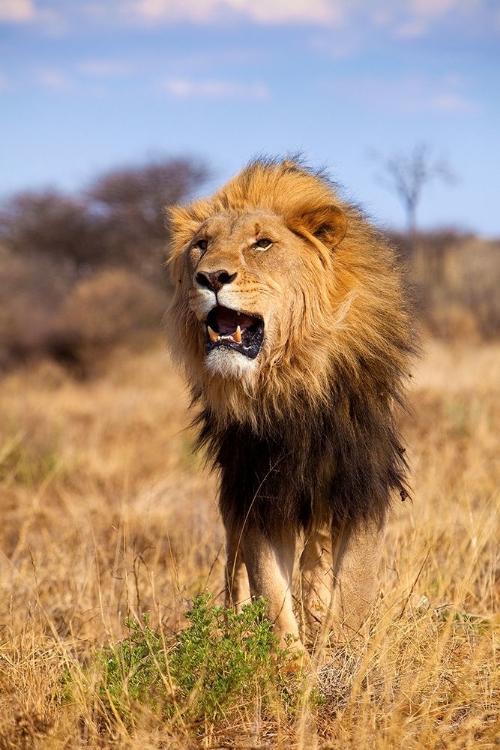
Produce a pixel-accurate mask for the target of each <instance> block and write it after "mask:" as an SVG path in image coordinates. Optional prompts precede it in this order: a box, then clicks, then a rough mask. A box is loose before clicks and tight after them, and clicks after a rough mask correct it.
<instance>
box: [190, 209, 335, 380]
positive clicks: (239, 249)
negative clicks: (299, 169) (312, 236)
mask: <svg viewBox="0 0 500 750" xmlns="http://www.w3.org/2000/svg"><path fill="white" fill-rule="evenodd" d="M185 252H186V259H185V260H186V262H185V265H184V278H183V284H184V285H185V286H186V287H187V289H188V300H189V303H188V304H189V309H190V311H191V312H192V313H193V318H192V322H191V325H196V326H197V327H198V334H199V335H198V339H199V341H200V347H201V350H200V355H201V357H203V359H204V365H205V368H206V370H208V372H209V373H212V374H219V375H221V376H223V377H227V378H239V377H241V376H243V375H246V376H249V375H251V373H252V372H254V371H255V370H257V369H259V368H261V367H262V365H263V364H264V363H265V362H266V361H267V360H268V359H269V356H270V355H271V353H273V352H275V351H276V349H277V347H279V346H283V345H285V343H286V339H287V338H288V337H293V336H292V333H293V331H292V329H293V326H294V325H295V324H294V320H298V319H300V318H302V317H303V315H302V313H303V312H304V311H303V310H302V307H303V304H304V295H303V294H301V293H300V289H301V284H304V280H305V279H307V278H308V277H309V275H310V273H311V271H312V270H313V269H315V271H316V273H317V274H318V275H319V276H320V275H321V274H322V273H324V270H325V269H324V268H323V266H322V265H321V262H320V259H319V257H318V254H317V253H315V252H314V249H313V248H312V247H311V245H310V243H306V241H305V240H304V239H303V238H301V237H300V236H298V235H297V234H296V233H294V232H293V231H291V229H290V228H289V227H288V226H287V225H286V223H285V220H284V219H283V217H280V216H277V215H276V214H274V213H272V212H270V211H262V210H253V211H249V212H244V213H235V212H231V213H226V214H217V215H215V216H212V217H210V218H209V219H208V220H207V221H205V222H204V223H203V224H202V225H201V226H200V227H199V229H198V230H197V231H196V232H195V233H194V235H193V237H192V240H191V242H190V243H189V246H188V248H187V250H186V251H185Z"/></svg>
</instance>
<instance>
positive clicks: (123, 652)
mask: <svg viewBox="0 0 500 750" xmlns="http://www.w3.org/2000/svg"><path fill="white" fill-rule="evenodd" d="M264 611H265V602H264V601H263V600H256V601H254V602H252V603H250V604H248V605H245V606H244V607H243V609H242V611H241V612H240V613H235V612H234V611H232V610H229V609H225V608H224V607H221V606H219V605H216V604H214V603H213V601H212V597H211V596H210V595H209V594H202V595H200V596H197V597H196V598H195V600H194V602H193V606H192V609H191V610H190V611H189V612H188V613H187V614H186V617H187V619H188V621H189V623H190V624H189V626H188V627H187V628H185V629H184V630H181V631H180V632H179V633H177V634H176V636H175V637H174V638H173V639H171V640H170V641H168V642H167V641H166V640H165V638H164V636H163V634H162V632H161V631H160V630H154V629H152V628H151V626H150V621H149V618H148V616H147V615H143V618H142V621H137V620H132V619H129V620H127V621H126V622H125V625H126V627H127V628H128V630H129V635H128V638H126V639H125V640H123V641H121V642H120V643H118V644H115V645H114V646H111V647H109V648H107V649H106V650H103V651H101V652H99V654H98V658H97V663H98V669H99V671H100V680H101V683H100V698H101V700H102V701H103V704H104V705H105V706H107V707H108V709H111V711H112V713H117V714H118V715H119V717H120V718H121V719H122V720H124V721H125V722H126V723H129V724H130V723H132V724H133V723H134V708H135V707H136V706H137V705H138V704H141V705H142V706H146V707H148V708H149V709H150V710H152V711H153V712H155V713H161V714H162V715H163V716H165V718H173V719H175V717H182V720H183V721H187V722H189V723H194V724H197V723H198V722H201V721H206V720H216V719H220V718H221V717H224V716H227V715H228V714H229V713H230V712H231V711H232V710H234V709H236V708H238V707H241V706H242V705H244V706H249V705H250V704H251V703H252V702H257V701H258V702H259V703H260V704H261V705H263V706H265V707H267V708H270V707H272V706H273V705H276V702H278V703H279V704H280V705H282V706H283V707H284V708H285V710H291V709H292V707H293V703H294V700H293V698H294V695H295V693H296V690H295V688H296V687H297V686H298V682H297V680H298V679H300V677H299V678H295V681H293V680H292V678H291V676H290V674H288V673H286V670H285V668H286V667H287V666H289V665H290V662H291V660H293V658H294V656H293V655H292V654H291V652H290V650H289V649H285V650H283V649H280V648H278V645H277V639H276V636H275V635H274V633H273V626H272V623H270V622H269V620H267V619H266V618H265V615H264Z"/></svg>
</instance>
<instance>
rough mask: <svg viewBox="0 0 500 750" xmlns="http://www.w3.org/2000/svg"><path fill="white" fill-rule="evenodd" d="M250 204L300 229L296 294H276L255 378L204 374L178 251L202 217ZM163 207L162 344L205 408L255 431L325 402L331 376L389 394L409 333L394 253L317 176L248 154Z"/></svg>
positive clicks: (402, 367) (304, 415)
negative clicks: (168, 273) (208, 191)
mask: <svg viewBox="0 0 500 750" xmlns="http://www.w3.org/2000/svg"><path fill="white" fill-rule="evenodd" d="M255 208H259V209H265V210H268V211H270V212H273V213H274V214H277V215H278V216H281V217H283V218H284V220H285V222H286V224H287V225H288V226H289V227H290V228H291V229H292V230H293V231H294V232H296V233H297V234H298V235H300V236H301V237H302V238H303V240H304V242H303V245H304V259H303V260H304V275H305V277H304V280H303V284H302V288H303V290H305V292H303V293H304V294H305V295H306V298H305V299H304V300H297V302H298V304H296V305H295V304H293V302H294V301H293V300H292V301H291V302H290V300H285V299H284V300H283V301H284V302H285V301H287V304H291V306H292V309H293V312H292V315H291V319H290V325H289V326H288V327H287V329H286V330H285V331H282V332H281V336H278V337H277V338H276V340H275V342H274V346H273V351H272V352H271V353H270V354H269V356H268V357H267V359H266V361H264V362H263V363H262V366H261V368H260V369H259V371H258V373H257V375H256V377H254V378H252V379H251V380H250V381H247V380H243V381H234V380H227V379H225V378H222V377H217V376H215V377H214V376H210V377H209V376H207V373H206V372H205V371H204V369H203V366H202V364H201V362H200V341H199V340H198V338H197V337H196V335H195V328H194V326H191V323H192V322H193V321H192V314H191V313H190V311H189V306H188V299H187V290H186V284H187V286H188V287H189V283H190V281H189V279H188V280H187V281H186V274H185V262H184V257H183V256H184V251H185V249H186V246H187V245H188V244H189V242H190V240H191V239H192V237H193V234H194V233H195V232H196V230H197V229H198V228H199V227H200V225H202V224H203V223H204V222H206V221H207V220H208V219H209V218H210V217H213V216H216V215H218V214H221V215H227V214H233V213H236V214H244V213H245V212H249V211H251V210H253V209H255ZM169 213H170V219H171V230H172V256H171V261H170V263H171V268H172V275H173V277H174V279H175V282H176V286H177V290H176V294H175V297H174V301H173V304H172V307H171V310H170V321H171V322H170V324H169V328H170V333H171V334H172V330H173V331H174V334H173V336H172V335H171V340H172V347H173V350H174V353H175V354H176V356H177V358H178V359H179V360H180V361H181V362H182V363H183V365H184V366H185V367H186V369H187V373H188V377H189V378H190V380H191V382H192V383H193V389H194V393H195V396H197V397H198V396H200V395H201V394H202V393H203V400H204V401H205V403H207V404H209V407H210V410H211V412H212V414H213V416H214V417H218V418H220V419H221V421H222V422H224V420H225V419H226V418H228V417H229V418H231V419H232V420H237V421H239V422H242V423H244V422H250V423H251V424H252V426H253V427H254V428H256V429H260V430H263V431H264V432H265V430H266V425H269V424H272V423H273V422H274V421H275V419H276V418H277V417H284V416H287V415H288V416H291V415H292V414H293V416H294V418H297V419H308V418H309V415H310V413H311V410H313V411H314V410H315V409H317V408H318V407H320V406H321V405H322V404H324V403H325V401H326V402H328V401H329V399H330V397H331V384H332V383H335V381H336V380H338V379H339V378H340V379H342V380H344V381H345V380H346V379H347V380H349V381H352V382H355V383H358V384H359V386H360V387H365V388H369V389H370V390H371V391H373V392H374V393H375V392H377V393H380V392H381V391H383V392H384V394H385V398H389V395H390V396H392V397H396V398H399V396H400V382H401V378H402V376H404V375H406V374H407V373H408V357H409V355H410V354H411V351H412V349H413V342H412V340H411V328H410V316H409V313H408V310H407V305H406V300H405V294H404V290H403V289H402V284H401V277H400V273H399V271H398V269H397V266H396V263H395V259H394V254H393V252H392V250H391V248H390V247H389V246H388V244H387V242H386V240H385V239H384V238H383V236H382V235H381V234H380V232H378V231H377V230H376V229H374V228H373V226H371V225H370V224H369V223H368V222H367V221H366V219H365V217H364V216H363V214H362V212H361V211H360V210H359V209H358V208H356V207H354V206H352V205H349V204H347V203H346V202H344V201H342V200H341V199H340V198H339V196H338V194H337V192H336V190H335V189H334V187H333V186H332V184H331V183H330V182H329V181H328V180H327V179H326V177H324V176H323V175H321V174H314V173H312V172H310V171H308V170H307V169H305V168H304V167H303V166H302V165H301V164H300V163H299V162H297V161H295V160H285V161H282V162H280V161H272V160H258V161H256V162H253V163H251V164H250V165H249V166H248V167H247V168H246V169H245V170H243V171H242V172H241V173H240V174H239V175H237V176H236V177H235V178H234V179H232V180H231V181H230V182H228V183H227V184H226V185H225V186H224V187H223V188H222V189H220V190H219V191H217V192H216V193H215V195H214V196H213V197H212V198H210V199H205V200H199V201H195V202H193V203H191V204H190V205H188V206H185V207H174V208H172V209H170V211H169ZM311 249H314V251H315V252H311ZM306 274H307V276H306ZM176 331H177V332H178V333H179V334H180V335H177V336H176V334H175V332H176ZM243 392H244V394H245V397H243ZM298 394H300V399H299V398H298Z"/></svg>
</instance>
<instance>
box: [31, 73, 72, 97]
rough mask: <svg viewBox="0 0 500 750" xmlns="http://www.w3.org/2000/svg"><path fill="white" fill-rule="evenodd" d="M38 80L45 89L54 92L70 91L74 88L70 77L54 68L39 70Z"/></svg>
mask: <svg viewBox="0 0 500 750" xmlns="http://www.w3.org/2000/svg"><path fill="white" fill-rule="evenodd" d="M36 80H37V81H38V83H39V84H40V86H43V88H46V89H51V90H52V91H68V90H69V89H71V88H72V84H71V82H70V80H69V79H68V77H67V76H66V75H65V74H64V73H63V72H62V71H60V70H56V69H54V68H43V69H41V70H37V72H36Z"/></svg>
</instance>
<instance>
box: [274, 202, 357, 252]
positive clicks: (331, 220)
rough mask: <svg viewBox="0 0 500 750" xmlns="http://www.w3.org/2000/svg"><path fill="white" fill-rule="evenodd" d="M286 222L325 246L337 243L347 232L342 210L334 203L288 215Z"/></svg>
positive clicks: (331, 246) (295, 229) (330, 246)
mask: <svg viewBox="0 0 500 750" xmlns="http://www.w3.org/2000/svg"><path fill="white" fill-rule="evenodd" d="M288 223H289V226H290V228H291V229H293V230H294V231H296V232H299V233H303V234H304V235H305V236H307V235H312V236H313V237H315V238H316V239H317V240H319V241H320V242H321V243H322V244H323V245H325V247H327V248H333V247H336V246H337V245H339V244H340V243H341V242H342V240H343V239H344V237H345V235H346V232H347V220H346V218H345V215H344V212H343V211H341V210H340V208H338V207H337V206H334V205H328V206H321V207H320V208H313V209H311V210H305V211H302V212H301V213H300V214H296V215H294V216H293V217H290V219H289V221H288Z"/></svg>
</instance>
